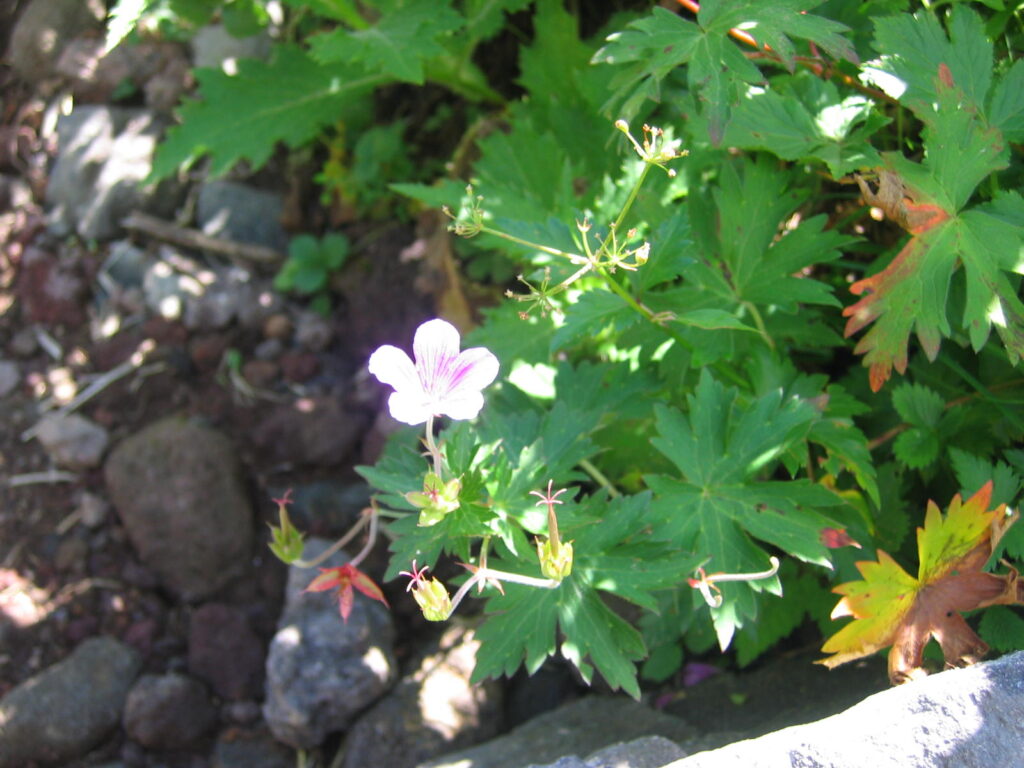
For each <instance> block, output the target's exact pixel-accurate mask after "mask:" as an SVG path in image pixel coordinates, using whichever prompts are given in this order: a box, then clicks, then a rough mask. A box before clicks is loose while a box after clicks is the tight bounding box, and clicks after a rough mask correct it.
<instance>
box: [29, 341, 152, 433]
mask: <svg viewBox="0 0 1024 768" xmlns="http://www.w3.org/2000/svg"><path fill="white" fill-rule="evenodd" d="M155 347H156V344H155V343H154V342H153V340H152V339H146V340H145V341H144V342H142V343H141V344H139V346H138V349H136V350H135V352H134V353H132V356H131V357H129V358H128V359H127V360H125V361H124V362H123V363H121V364H120V365H115V366H114V367H113V368H111V369H110V370H109V371H106V372H105V373H103V374H101V375H100V376H97V377H96V379H95V380H94V381H93V382H92V383H91V384H90V385H89V386H88V387H86V388H85V389H83V390H82V391H81V392H79V393H78V394H77V395H75V397H74V398H72V399H71V401H70V402H68V404H67V405H65V406H63V407H61V408H59V409H57V415H58V416H67V415H68V414H69V413H71V412H72V411H74V410H75V409H76V408H78V407H79V406H80V405H82V404H83V403H86V402H88V401H89V400H91V399H92V398H94V397H95V396H96V395H98V394H99V393H100V392H102V391H103V390H104V389H106V388H107V387H109V386H110V385H111V384H113V383H114V382H115V381H117V380H118V379H122V378H124V377H125V376H127V375H128V374H129V373H131V372H132V371H134V370H135V369H136V368H138V367H139V366H140V365H142V363H143V362H144V361H145V359H146V355H148V354H149V353H150V352H152V351H153V349H154V348H155ZM41 423H42V422H41V421H37V422H36V423H35V424H33V425H32V426H31V427H29V428H28V429H26V430H25V431H24V432H22V433H21V439H22V440H23V441H27V440H31V439H32V438H33V437H35V436H36V434H38V432H39V425H40V424H41Z"/></svg>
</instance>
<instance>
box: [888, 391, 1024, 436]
mask: <svg viewBox="0 0 1024 768" xmlns="http://www.w3.org/2000/svg"><path fill="white" fill-rule="evenodd" d="M1021 384H1024V379H1013V380H1012V381H1004V382H1003V383H1002V384H996V385H994V386H991V387H989V388H988V391H989V392H998V391H999V390H1001V389H1010V388H1011V387H1016V386H1020V385H1021ZM979 397H981V393H980V392H972V393H971V394H969V395H962V396H960V397H956V398H953V399H952V400H950V401H949V402H948V403H946V404H945V405H944V406H943V407H942V410H944V411H948V410H951V409H953V408H956V407H957V406H958V405H963V404H964V403H969V402H970V401H971V400H976V399H977V398H979ZM912 426H913V424H907V423H903V424H897V425H896V426H895V427H892V428H891V429H887V430H886V431H885V432H883V433H882V434H880V435H879V436H878V437H876V438H874V439H873V440H869V441H868V450H869V451H873V450H875V449H876V448H878V447H880V446H883V445H885V444H886V443H887V442H889V441H890V440H892V439H893V438H894V437H896V436H897V435H899V434H900V433H901V432H906V431H907V430H908V429H910V428H911V427H912Z"/></svg>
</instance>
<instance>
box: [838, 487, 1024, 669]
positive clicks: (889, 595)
mask: <svg viewBox="0 0 1024 768" xmlns="http://www.w3.org/2000/svg"><path fill="white" fill-rule="evenodd" d="M991 498H992V483H991V482H988V483H986V484H985V485H984V486H983V487H982V488H981V489H980V490H979V491H978V492H977V493H975V494H974V496H972V497H971V498H970V499H968V500H967V501H966V502H963V503H961V500H960V496H959V495H957V496H954V497H953V500H952V501H951V502H950V505H949V512H948V513H947V514H946V516H945V517H943V516H942V513H941V512H940V511H939V508H938V507H937V506H936V505H935V504H934V503H933V502H929V503H928V512H927V514H926V516H925V524H924V527H923V528H918V530H917V548H918V554H919V556H920V566H919V569H918V576H917V578H916V579H915V578H914V577H912V576H910V574H908V573H907V572H906V571H904V570H903V569H902V568H901V567H900V566H899V564H898V563H896V561H895V560H893V559H892V558H891V557H890V556H889V555H887V554H886V553H885V552H883V551H882V550H879V551H878V562H860V563H857V568H858V569H859V570H860V572H861V575H862V576H863V577H864V580H863V581H854V582H849V583H847V584H842V585H840V586H838V587H836V588H835V590H834V591H835V592H836V593H837V594H840V595H843V598H842V599H841V600H840V601H839V603H838V604H837V605H836V607H835V609H834V610H833V611H832V618H833V619H835V618H839V617H841V616H853V617H854V621H852V622H851V623H849V624H847V625H846V626H845V627H843V628H842V629H841V630H839V632H837V633H836V634H834V635H833V636H832V637H831V638H829V639H828V641H827V642H826V643H825V645H824V646H822V651H824V652H825V653H831V654H832V656H830V657H829V658H827V659H823V660H822V661H820V662H819V663H821V664H824V665H825V666H827V667H830V668H831V667H836V666H838V665H839V664H844V663H846V662H848V661H853V660H854V659H859V658H861V657H863V656H867V655H868V654H871V653H874V652H875V651H878V650H880V649H882V648H884V647H886V646H887V645H891V646H892V650H891V651H890V652H889V679H890V680H891V681H892V682H893V684H899V683H902V682H905V681H906V680H909V679H912V678H914V677H917V676H919V675H920V674H922V673H923V668H922V654H923V652H924V647H925V645H927V643H928V640H929V638H931V637H934V638H935V639H936V640H937V641H938V643H939V646H940V647H941V648H942V654H943V657H944V658H945V661H946V666H947V667H961V666H965V665H967V664H972V663H974V662H976V661H978V660H979V659H980V658H981V657H983V656H984V655H985V654H986V653H987V652H988V646H987V645H986V644H985V643H984V642H983V641H982V640H981V638H979V637H978V636H977V635H976V634H975V633H974V630H972V629H971V628H970V627H969V626H968V625H967V622H966V621H964V618H963V617H962V616H961V615H960V614H961V612H963V611H971V610H975V609H977V608H984V607H986V606H989V605H998V604H1002V605H1010V604H1013V603H1024V584H1022V583H1021V581H1020V576H1019V574H1018V573H1017V571H1016V570H1015V569H1013V568H1010V569H1009V572H1008V573H1006V574H1003V575H996V574H993V573H985V572H984V571H983V570H982V569H983V568H984V567H985V563H986V562H987V561H988V559H989V557H990V556H991V555H992V550H993V548H994V547H995V546H996V545H997V544H998V542H999V539H1000V538H1002V536H1003V534H1004V533H1005V532H1006V530H1007V529H1008V528H1009V527H1010V526H1011V525H1012V524H1013V523H1014V522H1016V520H1017V517H1019V514H1018V513H1017V512H1015V511H1008V510H1007V509H1006V505H1004V504H1001V505H999V506H998V507H996V508H995V509H993V510H989V509H988V505H989V502H990V500H991Z"/></svg>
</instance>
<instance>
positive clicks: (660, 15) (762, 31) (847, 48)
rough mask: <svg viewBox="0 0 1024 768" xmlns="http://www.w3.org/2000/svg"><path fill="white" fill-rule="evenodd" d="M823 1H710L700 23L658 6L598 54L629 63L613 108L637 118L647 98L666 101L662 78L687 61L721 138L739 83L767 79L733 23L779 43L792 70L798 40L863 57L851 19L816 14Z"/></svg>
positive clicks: (601, 59) (715, 135)
mask: <svg viewBox="0 0 1024 768" xmlns="http://www.w3.org/2000/svg"><path fill="white" fill-rule="evenodd" d="M817 4H818V3H816V2H811V3H807V2H797V1H796V0H782V2H772V3H763V2H757V0H745V1H744V2H722V0H710V2H703V3H701V9H700V12H699V13H698V15H697V23H693V22H691V21H687V20H685V19H682V18H680V17H679V16H678V15H676V14H674V13H671V12H669V11H666V10H664V9H662V8H660V7H658V8H655V9H654V11H653V12H652V14H651V15H650V16H648V17H645V18H643V19H639V20H638V21H635V22H633V23H631V24H630V25H629V26H628V27H627V28H626V29H625V30H623V31H622V32H617V33H615V34H613V35H611V36H610V37H609V38H608V40H607V43H606V45H605V46H604V47H603V48H601V49H600V50H599V51H598V52H597V53H596V54H595V55H594V59H593V60H594V62H595V63H603V64H614V65H624V68H623V70H622V71H621V72H620V73H619V74H618V75H617V76H616V78H615V79H614V80H613V81H612V83H611V87H612V88H613V89H614V95H613V96H612V98H611V99H610V100H609V101H608V102H607V103H606V104H605V110H606V111H607V112H608V113H612V112H614V113H615V115H616V117H618V116H620V115H624V116H625V117H627V118H629V117H632V116H633V115H634V114H635V113H636V111H637V110H638V109H639V107H640V105H641V103H642V101H643V100H644V99H646V98H652V99H655V100H660V93H659V89H660V83H661V81H662V80H663V79H664V78H665V77H666V76H667V75H668V74H669V73H670V72H671V71H672V70H674V69H675V68H676V67H678V66H680V65H683V64H687V65H688V67H687V71H686V76H687V82H688V84H689V87H690V89H691V90H692V91H694V92H695V93H697V94H698V95H699V98H700V100H701V101H702V102H703V104H704V112H705V117H706V118H707V120H708V126H709V131H710V134H711V138H712V141H713V143H716V144H717V143H718V142H719V141H721V139H722V134H723V131H724V130H725V125H726V123H727V120H728V117H729V110H730V104H731V102H732V100H733V95H734V93H733V92H734V85H735V84H737V83H739V82H746V83H760V82H762V81H763V80H764V78H763V76H762V74H761V72H760V70H759V69H758V68H757V67H756V66H755V65H754V64H753V63H751V62H750V61H749V60H748V59H747V58H746V57H745V56H744V55H743V52H742V51H741V50H740V48H739V44H738V43H736V42H734V41H732V40H731V39H729V37H728V35H729V31H730V29H732V28H733V27H740V28H742V29H744V30H745V31H747V32H749V33H750V34H752V35H753V36H754V38H755V39H756V40H757V41H758V42H759V43H763V44H768V45H770V46H772V48H773V49H774V50H775V53H776V55H777V56H778V57H779V60H780V61H781V62H782V63H783V64H784V65H785V66H786V67H787V68H788V69H790V70H792V68H793V65H794V61H795V59H794V56H795V54H796V47H795V45H794V43H793V41H792V38H803V39H805V40H808V41H810V42H812V43H815V44H816V45H817V46H818V47H819V48H822V49H823V50H825V51H827V52H828V53H829V54H831V55H832V56H834V57H836V58H844V59H848V60H850V61H856V60H857V57H856V54H855V52H854V50H853V47H852V46H851V45H850V44H849V42H848V41H847V40H846V39H845V38H844V37H843V35H842V33H843V32H844V31H845V30H846V27H845V26H844V25H842V24H839V23H837V22H834V21H831V20H829V19H825V18H823V17H820V16H816V15H814V14H811V13H808V6H810V7H813V6H815V5H817Z"/></svg>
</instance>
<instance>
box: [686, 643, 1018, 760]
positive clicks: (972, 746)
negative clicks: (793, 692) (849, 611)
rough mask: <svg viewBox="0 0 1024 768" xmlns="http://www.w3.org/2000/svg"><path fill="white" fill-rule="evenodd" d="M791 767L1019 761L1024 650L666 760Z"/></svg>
mask: <svg viewBox="0 0 1024 768" xmlns="http://www.w3.org/2000/svg"><path fill="white" fill-rule="evenodd" d="M683 747H684V749H685V748H686V747H687V745H686V744H684V745H683ZM688 751H691V752H692V750H688ZM794 765H799V766H803V767H804V768H863V766H875V767H876V768H882V766H893V768H896V766H898V767H899V768H992V766H1006V767H1007V768H1011V767H1014V768H1017V767H1019V766H1022V765H1024V652H1020V653H1015V654H1013V655H1012V656H1004V657H1003V658H1001V659H998V660H996V661H990V662H985V663H981V664H976V665H975V666H972V667H967V668H966V669H954V670H949V671H947V672H942V673H940V674H937V675H931V676H929V677H926V678H924V679H922V680H917V681H914V682H911V683H906V684H905V685H901V686H899V687H897V688H892V689H890V690H887V691H882V692H881V693H876V694H874V695H873V696H869V697H868V698H866V699H864V700H863V701H862V702H860V703H859V704H856V705H855V706H853V707H851V708H849V709H847V710H846V711H845V712H841V713H839V714H838V715H833V716H832V717H827V718H825V719H824V720H819V721H817V722H814V723H808V724H806V725H798V726H793V727H791V728H784V729H783V730H781V731H775V732H773V733H769V734H767V735H765V736H762V737H761V738H758V739H749V740H746V741H739V742H736V743H733V744H730V745H728V746H726V747H722V748H721V749H714V750H709V751H706V752H700V753H698V754H694V755H692V756H691V757H688V758H685V759H683V760H679V761H677V762H674V763H671V764H670V768H733V767H735V768H740V767H741V766H742V768H790V766H794Z"/></svg>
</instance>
